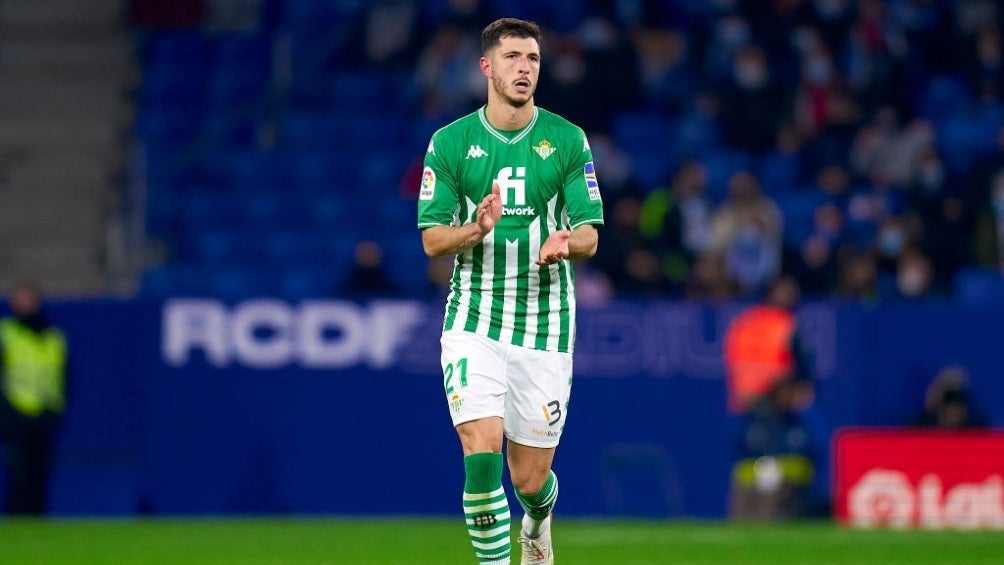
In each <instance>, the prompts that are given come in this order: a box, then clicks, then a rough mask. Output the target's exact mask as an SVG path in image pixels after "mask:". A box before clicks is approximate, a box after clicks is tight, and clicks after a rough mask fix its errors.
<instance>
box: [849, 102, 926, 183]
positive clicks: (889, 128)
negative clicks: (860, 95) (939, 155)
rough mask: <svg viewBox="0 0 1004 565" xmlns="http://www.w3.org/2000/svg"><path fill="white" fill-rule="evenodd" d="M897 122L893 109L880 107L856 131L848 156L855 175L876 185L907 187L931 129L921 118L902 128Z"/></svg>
mask: <svg viewBox="0 0 1004 565" xmlns="http://www.w3.org/2000/svg"><path fill="white" fill-rule="evenodd" d="M900 121H901V117H900V112H899V111H898V110H897V109H896V108H894V107H892V106H883V107H882V108H880V109H879V110H878V112H877V113H876V114H875V117H874V119H873V120H872V121H871V122H869V123H868V124H866V125H865V126H864V127H862V128H861V129H859V130H858V131H857V134H856V135H855V138H854V142H853V146H852V148H851V155H850V159H851V164H852V166H853V168H854V173H855V174H857V175H859V176H861V177H863V178H868V179H871V180H872V182H875V183H878V184H885V183H889V184H892V185H895V186H899V187H906V186H909V184H910V182H912V181H913V179H914V170H915V169H914V168H915V166H916V164H917V162H918V161H919V157H920V155H921V154H922V153H923V152H924V151H925V150H926V149H927V147H928V146H930V144H931V143H932V142H933V141H934V131H933V129H932V127H931V124H929V123H928V122H926V121H923V120H913V121H911V122H909V123H908V124H907V125H906V127H902V126H901V124H900Z"/></svg>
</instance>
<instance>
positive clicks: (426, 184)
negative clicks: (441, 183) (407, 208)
mask: <svg viewBox="0 0 1004 565" xmlns="http://www.w3.org/2000/svg"><path fill="white" fill-rule="evenodd" d="M435 192H436V173H435V171H433V170H432V167H426V168H425V169H423V170H422V187H421V189H420V190H419V191H418V199H419V200H432V195H433V193H435Z"/></svg>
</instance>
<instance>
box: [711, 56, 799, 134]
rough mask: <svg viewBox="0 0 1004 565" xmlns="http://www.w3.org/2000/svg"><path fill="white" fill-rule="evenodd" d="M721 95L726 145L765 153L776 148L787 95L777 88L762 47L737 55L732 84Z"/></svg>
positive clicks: (728, 84)
mask: <svg viewBox="0 0 1004 565" xmlns="http://www.w3.org/2000/svg"><path fill="white" fill-rule="evenodd" d="M726 84H727V86H726V87H725V88H724V89H723V90H721V91H720V92H719V96H720V97H721V100H722V102H723V105H722V112H721V120H722V127H723V128H724V133H725V141H726V143H728V144H729V145H730V146H732V147H737V148H741V149H746V150H749V151H752V152H754V153H762V152H764V151H767V150H768V149H770V148H772V147H773V146H774V142H775V140H776V138H777V130H778V125H779V124H780V123H781V121H782V117H784V102H785V101H784V92H783V91H782V90H780V89H779V88H777V87H776V86H775V84H774V82H773V78H772V77H771V71H770V67H769V66H768V62H767V58H766V57H765V56H764V53H763V50H761V49H760V48H759V47H753V46H749V47H742V48H740V49H737V50H736V51H735V54H734V57H733V62H732V76H731V80H730V81H729V82H727V83H726Z"/></svg>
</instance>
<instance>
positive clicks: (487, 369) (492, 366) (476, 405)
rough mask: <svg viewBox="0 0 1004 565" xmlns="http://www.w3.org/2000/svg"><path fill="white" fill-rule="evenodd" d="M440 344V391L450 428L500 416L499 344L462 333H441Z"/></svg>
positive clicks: (501, 365) (502, 364) (502, 403)
mask: <svg viewBox="0 0 1004 565" xmlns="http://www.w3.org/2000/svg"><path fill="white" fill-rule="evenodd" d="M440 344H441V345H442V356H441V357H440V362H441V364H442V367H443V390H444V392H445V394H446V402H447V404H448V405H449V408H450V417H451V419H452V420H453V425H454V426H458V425H460V424H463V423H465V422H471V421H474V420H479V419H482V418H488V417H497V418H502V417H504V416H505V396H506V383H505V379H504V377H503V375H504V372H505V352H504V350H502V349H501V347H500V344H499V343H498V342H495V341H493V340H490V339H488V338H485V337H483V336H479V335H477V334H473V333H470V332H462V331H449V332H444V333H443V336H442V338H441V339H440ZM500 439H501V438H500Z"/></svg>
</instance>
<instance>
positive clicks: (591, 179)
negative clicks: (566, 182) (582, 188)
mask: <svg viewBox="0 0 1004 565" xmlns="http://www.w3.org/2000/svg"><path fill="white" fill-rule="evenodd" d="M582 171H583V173H584V174H585V177H586V190H588V191H589V199H590V200H599V199H600V183H598V182H596V169H595V168H594V167H593V162H592V161H590V162H588V163H586V164H585V166H583V167H582Z"/></svg>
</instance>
